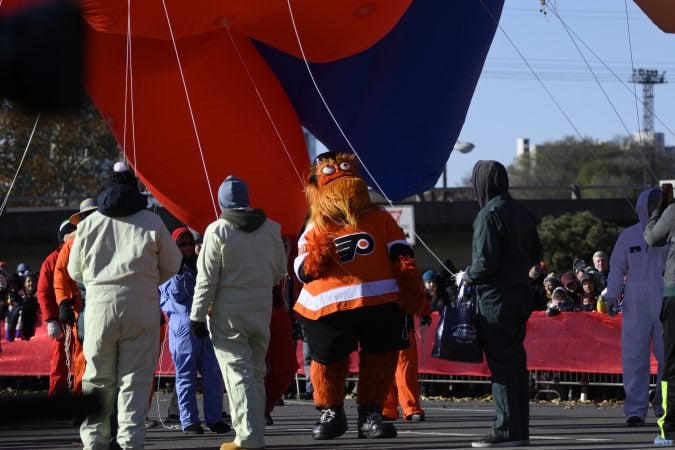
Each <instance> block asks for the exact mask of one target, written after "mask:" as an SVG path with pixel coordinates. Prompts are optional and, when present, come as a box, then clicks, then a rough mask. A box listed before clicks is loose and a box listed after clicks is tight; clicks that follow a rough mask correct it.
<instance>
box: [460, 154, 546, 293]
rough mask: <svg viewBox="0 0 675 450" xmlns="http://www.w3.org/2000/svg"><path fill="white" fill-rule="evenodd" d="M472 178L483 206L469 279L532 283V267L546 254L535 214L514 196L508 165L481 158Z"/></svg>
mask: <svg viewBox="0 0 675 450" xmlns="http://www.w3.org/2000/svg"><path fill="white" fill-rule="evenodd" d="M471 178H472V183H473V187H474V191H475V193H476V197H477V198H478V204H479V205H480V207H481V210H480V211H479V212H478V215H477V216H476V219H475V220H474V222H473V248H472V264H471V266H470V267H469V268H468V269H467V275H468V278H469V280H470V281H471V282H472V283H475V284H485V285H490V286H493V287H505V286H526V287H529V286H530V277H529V275H528V274H529V270H530V268H531V267H532V266H533V265H534V264H536V263H538V262H539V261H541V259H542V255H543V250H542V244H541V240H540V239H539V233H538V232H537V220H536V218H535V217H534V215H533V214H532V213H531V212H530V210H528V209H527V208H525V207H524V206H523V205H521V204H520V203H518V202H516V201H515V200H513V199H512V198H511V195H510V194H509V192H508V190H509V181H508V175H507V173H506V168H504V166H503V165H502V164H500V163H499V162H497V161H478V162H477V163H476V166H475V167H474V170H473V174H472V177H471Z"/></svg>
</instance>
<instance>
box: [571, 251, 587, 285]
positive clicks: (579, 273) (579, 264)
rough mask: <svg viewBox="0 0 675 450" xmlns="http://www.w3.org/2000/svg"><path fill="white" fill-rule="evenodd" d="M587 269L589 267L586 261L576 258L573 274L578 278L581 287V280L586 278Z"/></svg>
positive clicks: (573, 264)
mask: <svg viewBox="0 0 675 450" xmlns="http://www.w3.org/2000/svg"><path fill="white" fill-rule="evenodd" d="M586 267H588V264H586V261H584V260H583V259H581V258H575V259H574V262H573V263H572V273H573V274H574V276H575V277H577V280H578V281H579V285H581V279H582V278H583V276H584V273H585V272H584V271H585V270H586Z"/></svg>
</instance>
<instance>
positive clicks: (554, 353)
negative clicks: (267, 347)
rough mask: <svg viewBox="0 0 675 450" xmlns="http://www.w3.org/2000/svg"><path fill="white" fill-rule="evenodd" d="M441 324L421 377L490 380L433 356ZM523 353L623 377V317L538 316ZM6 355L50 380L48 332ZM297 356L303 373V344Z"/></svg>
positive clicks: (427, 348) (427, 332) (427, 345)
mask: <svg viewBox="0 0 675 450" xmlns="http://www.w3.org/2000/svg"><path fill="white" fill-rule="evenodd" d="M437 323H438V315H436V314H434V316H433V323H432V325H431V326H429V327H426V328H420V327H419V326H418V327H417V330H416V333H417V337H418V339H417V342H418V350H419V371H420V373H428V374H449V375H470V376H489V375H490V372H489V370H488V368H487V366H486V365H485V363H483V364H463V363H455V362H451V361H445V360H440V359H436V358H432V357H431V356H430V355H431V349H432V347H433V342H434V332H435V330H436V325H437ZM3 331H4V330H3ZM525 347H526V348H527V363H528V364H527V365H528V368H529V369H530V370H552V371H561V372H589V373H607V374H620V373H622V369H621V315H618V316H616V317H609V316H607V315H604V314H599V313H587V312H569V313H561V314H559V315H557V316H555V317H547V316H546V314H545V313H543V312H535V313H533V314H532V317H531V318H530V320H529V322H528V324H527V339H526V340H525ZM2 350H3V353H1V354H0V376H2V375H29V376H42V375H48V374H49V338H48V337H47V329H46V326H44V325H43V326H42V327H40V328H39V329H38V330H37V334H36V336H35V337H34V338H33V339H31V340H30V341H15V342H6V341H2ZM296 356H297V358H298V362H299V365H300V367H301V368H302V365H303V364H302V345H300V343H298V347H297V353H296ZM160 363H161V364H160V368H159V370H158V372H159V373H160V374H162V375H172V374H173V363H172V361H171V355H170V354H169V349H168V343H167V345H165V348H164V351H163V353H162V357H161V360H160ZM351 366H352V371H353V372H358V358H357V357H354V358H352V365H351ZM656 368H657V366H656V360H655V359H654V358H653V357H652V361H651V372H652V373H656ZM301 371H302V369H301Z"/></svg>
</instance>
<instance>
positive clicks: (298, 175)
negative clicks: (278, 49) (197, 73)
mask: <svg viewBox="0 0 675 450" xmlns="http://www.w3.org/2000/svg"><path fill="white" fill-rule="evenodd" d="M225 30H226V31H227V36H228V37H229V38H230V42H231V43H232V46H233V47H234V50H235V51H236V52H237V56H238V57H239V61H240V62H241V65H242V67H243V68H244V71H245V72H246V76H247V77H248V79H249V81H250V82H251V85H252V86H253V90H254V91H255V93H256V95H257V96H258V101H260V104H261V105H262V107H263V109H264V110H265V114H266V115H267V118H268V120H269V121H270V124H271V125H272V128H274V133H275V134H276V135H277V138H278V139H279V142H280V143H281V146H282V147H283V149H284V152H285V153H286V157H287V158H288V161H289V162H290V163H291V166H292V167H293V170H294V171H295V175H296V176H297V177H298V180H299V181H300V184H303V179H302V175H301V174H300V171H299V170H298V168H297V167H296V166H295V163H294V162H293V158H291V153H290V152H289V150H288V147H287V146H286V142H284V139H283V137H282V136H281V133H280V132H279V129H278V128H277V124H276V123H275V122H274V119H272V115H271V114H270V111H269V109H268V108H267V104H266V103H265V100H264V99H263V96H262V94H261V93H260V90H259V89H258V85H257V84H256V82H255V80H254V79H253V75H252V74H251V72H250V71H249V70H248V66H247V65H246V62H245V61H244V57H243V56H242V54H241V52H240V51H239V48H238V47H237V44H236V43H235V42H234V38H233V37H232V33H230V27H229V26H228V25H227V24H225Z"/></svg>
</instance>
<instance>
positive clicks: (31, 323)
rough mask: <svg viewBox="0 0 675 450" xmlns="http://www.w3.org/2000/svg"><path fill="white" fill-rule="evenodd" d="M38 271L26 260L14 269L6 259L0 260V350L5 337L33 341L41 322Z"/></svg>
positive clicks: (10, 340)
mask: <svg viewBox="0 0 675 450" xmlns="http://www.w3.org/2000/svg"><path fill="white" fill-rule="evenodd" d="M37 279H38V276H37V274H36V273H34V272H32V271H31V270H30V267H28V265H27V264H25V263H20V264H19V265H18V266H17V267H16V270H15V271H11V270H10V269H9V267H8V265H7V263H6V262H4V261H0V325H2V324H4V332H2V331H3V330H0V352H2V345H1V344H2V336H3V335H4V338H5V340H6V341H7V342H13V341H14V340H16V339H20V340H25V341H27V340H30V338H32V337H33V336H35V329H36V328H37V327H39V326H40V325H41V316H40V308H39V305H38V301H37V297H36V295H35V293H36V291H37Z"/></svg>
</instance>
